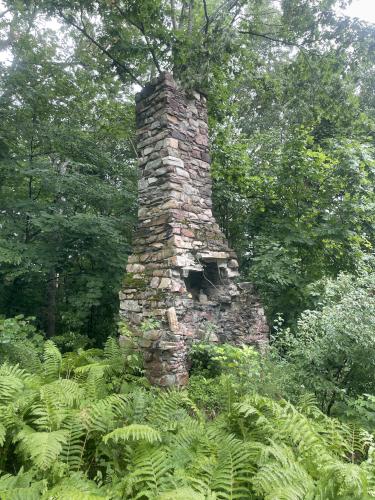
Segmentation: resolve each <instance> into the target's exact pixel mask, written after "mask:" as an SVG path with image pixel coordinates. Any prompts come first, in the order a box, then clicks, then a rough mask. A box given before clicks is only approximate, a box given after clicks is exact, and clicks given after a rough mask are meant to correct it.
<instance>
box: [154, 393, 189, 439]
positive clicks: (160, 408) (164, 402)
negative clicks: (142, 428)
mask: <svg viewBox="0 0 375 500" xmlns="http://www.w3.org/2000/svg"><path fill="white" fill-rule="evenodd" d="M189 412H190V413H192V414H195V415H199V410H198V409H197V407H196V406H195V404H194V403H193V402H192V400H191V399H190V398H189V396H188V394H187V392H186V391H181V390H177V389H171V390H169V391H165V392H163V393H160V395H159V396H158V398H157V399H156V400H155V401H154V403H153V404H152V405H151V408H150V411H149V414H148V416H147V421H148V422H149V423H150V424H151V425H153V426H154V427H157V428H159V429H160V428H161V429H163V430H173V429H175V428H176V426H177V423H178V421H180V420H185V419H186V417H188V416H189Z"/></svg>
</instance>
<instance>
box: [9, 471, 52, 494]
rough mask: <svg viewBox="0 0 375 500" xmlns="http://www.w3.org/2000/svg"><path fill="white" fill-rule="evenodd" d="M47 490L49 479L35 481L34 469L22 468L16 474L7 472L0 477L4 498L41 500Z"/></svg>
mask: <svg viewBox="0 0 375 500" xmlns="http://www.w3.org/2000/svg"><path fill="white" fill-rule="evenodd" d="M46 490H47V480H45V479H43V480H41V481H35V480H34V478H33V472H32V471H28V472H24V471H23V469H21V470H20V471H19V473H18V474H17V475H16V476H12V475H11V474H5V475H3V476H1V477H0V498H1V499H2V500H39V499H40V498H41V495H42V494H43V492H45V491H46Z"/></svg>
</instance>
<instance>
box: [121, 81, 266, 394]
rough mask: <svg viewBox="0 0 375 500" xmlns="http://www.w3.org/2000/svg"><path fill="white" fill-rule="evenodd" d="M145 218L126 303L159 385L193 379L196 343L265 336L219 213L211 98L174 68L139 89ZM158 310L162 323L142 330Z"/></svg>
mask: <svg viewBox="0 0 375 500" xmlns="http://www.w3.org/2000/svg"><path fill="white" fill-rule="evenodd" d="M136 117H137V149H138V155H139V171H140V172H139V174H140V176H139V184H138V190H139V210H138V227H137V231H136V234H135V238H134V249H133V255H131V256H130V257H129V260H128V266H127V275H126V276H125V281H124V287H123V290H122V292H121V294H120V312H121V315H122V316H123V318H124V319H125V320H126V321H127V322H128V323H129V324H130V326H132V327H133V329H134V331H135V332H136V333H137V334H139V335H140V340H139V344H140V346H141V348H143V349H144V353H145V364H146V372H147V375H148V377H149V378H150V380H151V381H152V382H153V383H155V384H158V385H164V386H165V385H174V384H176V385H183V384H185V383H186V381H187V370H188V366H187V350H188V346H189V345H190V343H191V342H192V341H194V340H196V339H198V338H201V337H202V336H204V335H205V333H207V331H210V332H211V333H210V335H211V339H212V340H213V341H229V342H232V343H238V344H239V343H247V344H249V343H250V344H258V345H261V344H264V343H265V342H267V331H268V328H267V323H266V320H265V316H264V312H263V309H262V307H261V305H260V303H259V300H258V299H257V297H256V295H255V294H254V292H253V290H252V287H251V286H250V285H249V284H247V285H238V284H236V282H235V279H236V278H237V276H238V263H237V260H236V255H235V253H234V252H233V251H232V250H231V249H230V248H229V246H228V242H227V241H226V239H225V237H224V235H223V234H222V232H221V230H220V228H219V226H218V224H217V223H216V221H215V219H214V217H213V214H212V198H211V177H210V157H209V146H208V127H207V108H206V98H205V97H204V96H203V95H200V94H198V93H196V92H190V93H186V92H185V91H184V90H182V89H181V88H179V87H178V85H177V84H176V82H175V81H174V80H173V78H172V77H171V75H169V74H168V73H166V74H162V75H160V76H159V77H158V78H157V79H156V80H154V81H153V82H151V84H150V85H148V86H147V87H145V88H144V89H143V91H142V92H141V93H140V94H138V95H137V98H136ZM150 317H152V318H153V319H155V320H158V321H159V326H158V328H157V329H154V330H152V331H146V332H144V333H143V334H141V333H140V332H141V329H140V328H139V326H140V325H141V324H142V322H143V321H144V320H145V319H147V318H150Z"/></svg>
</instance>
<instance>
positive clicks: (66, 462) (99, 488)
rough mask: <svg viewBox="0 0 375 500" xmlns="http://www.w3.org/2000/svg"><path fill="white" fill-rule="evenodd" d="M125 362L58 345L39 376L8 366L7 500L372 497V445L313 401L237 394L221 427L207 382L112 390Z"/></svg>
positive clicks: (1, 485)
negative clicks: (201, 403) (204, 405)
mask: <svg viewBox="0 0 375 500" xmlns="http://www.w3.org/2000/svg"><path fill="white" fill-rule="evenodd" d="M113 350H114V347H113V346H112V347H111V348H110V351H113ZM100 356H102V359H103V364H102V365H100V363H99V359H100ZM238 356H239V354H238V355H237V357H238ZM245 356H246V354H245ZM84 358H86V359H85V364H83V360H84ZM89 358H91V359H90V360H89ZM72 359H74V360H75V361H74V363H73V362H72ZM116 361H117V360H116V357H111V356H110V354H108V349H107V353H105V352H102V353H100V352H99V351H98V350H95V354H94V352H92V351H91V352H90V350H88V351H86V352H81V353H80V354H79V356H77V355H76V356H75V357H73V353H71V354H69V353H67V354H65V355H63V356H62V355H60V354H59V353H58V350H57V348H56V347H55V346H54V345H53V343H52V342H51V341H47V342H46V343H45V345H44V354H43V360H42V362H41V367H40V370H39V371H37V372H34V373H28V372H27V371H26V370H24V369H22V368H20V367H17V366H14V365H9V364H4V365H2V366H1V367H0V389H1V390H0V424H1V438H2V445H1V446H2V450H3V453H2V463H1V468H2V471H3V474H2V476H1V477H0V492H1V495H2V497H4V498H8V497H9V498H10V497H11V498H18V497H19V498H31V499H33V498H51V496H52V497H54V496H58V498H108V499H109V498H122V497H125V498H126V497H127V498H139V499H146V498H166V499H167V498H184V495H189V496H188V498H197V499H207V498H211V499H214V498H222V499H228V498H232V499H235V498H237V499H247V498H265V499H266V498H267V499H268V498H287V499H288V500H289V499H297V500H299V499H301V500H302V499H306V498H325V499H326V500H329V499H332V500H334V499H340V498H342V499H344V498H353V499H356V498H357V499H364V498H368V499H370V498H373V495H374V491H373V489H372V486H371V485H372V484H374V481H375V477H374V471H373V466H372V461H373V456H372V455H373V452H372V450H373V447H374V442H373V436H372V435H371V434H369V433H368V432H366V431H364V430H361V429H360V428H358V427H353V426H349V425H347V424H343V423H340V422H339V421H338V420H335V419H332V418H329V417H327V416H326V415H324V414H323V413H322V412H321V411H320V410H319V409H318V407H317V404H316V402H315V401H314V399H312V398H307V397H305V398H303V399H302V400H301V401H300V402H299V403H298V404H297V405H295V406H293V405H292V404H291V403H288V402H286V401H285V400H282V399H281V400H278V401H277V400H274V399H271V398H269V397H267V396H261V395H259V394H257V393H256V392H254V391H251V392H250V391H249V389H247V390H246V389H243V392H242V394H240V395H238V394H236V390H235V387H234V391H232V395H234V396H233V401H232V404H231V405H230V406H227V407H226V408H221V409H220V410H219V411H218V414H217V415H216V418H214V419H212V418H207V416H206V415H205V413H202V411H201V410H199V409H198V408H197V407H196V405H195V403H194V399H195V392H196V390H195V389H196V387H197V386H196V385H195V388H194V387H192V389H191V392H190V394H189V393H188V392H186V391H176V390H173V391H169V392H160V391H158V390H156V389H151V388H149V389H145V388H142V385H141V383H140V382H141V380H139V382H138V383H134V382H132V385H128V386H126V387H124V386H123V387H122V388H120V392H113V389H112V387H114V386H115V385H116V384H114V381H113V379H116V378H117V377H118V376H119V375H120V374H121V376H122V377H123V376H124V374H125V373H126V370H130V371H131V367H128V368H126V367H121V368H119V367H118V365H117V362H116ZM247 362H248V363H249V364H250V365H251V363H252V361H251V360H248V361H247ZM244 364H245V363H244ZM99 366H102V367H103V369H102V370H101V371H100V372H99V371H98V367H99ZM124 370H125V371H124ZM93 372H94V373H95V375H96V377H97V378H96V380H97V381H99V380H100V381H101V388H100V389H99V390H98V391H97V392H95V391H93V389H92V385H91V381H90V377H91V376H92V373H93ZM99 373H100V375H98V374H99ZM231 373H234V374H235V373H236V367H232V366H227V373H226V374H222V375H220V377H227V376H228V375H230V374H231ZM255 378H256V377H255ZM212 382H213V383H218V382H219V379H218V378H211V384H212ZM230 383H233V381H232V382H230ZM219 387H221V389H220V390H221V391H222V392H223V395H222V396H221V397H223V396H224V393H225V391H228V386H225V385H221V386H220V384H219ZM198 399H199V398H198ZM14 468H16V470H19V472H18V474H17V475H14ZM11 495H12V496H11ZM17 495H18V496H17Z"/></svg>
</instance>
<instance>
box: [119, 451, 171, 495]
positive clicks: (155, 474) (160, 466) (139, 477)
mask: <svg viewBox="0 0 375 500" xmlns="http://www.w3.org/2000/svg"><path fill="white" fill-rule="evenodd" d="M171 474H172V464H171V463H170V461H169V457H168V453H167V451H166V449H164V448H157V449H154V450H153V449H152V448H150V445H149V444H148V445H147V446H146V447H143V448H140V449H139V451H138V454H137V456H136V458H135V460H134V463H133V472H131V474H130V475H129V477H128V478H127V484H128V490H129V493H130V495H129V498H133V499H134V500H136V499H141V498H144V497H146V498H150V499H151V498H157V496H158V495H159V494H160V493H162V492H163V484H165V482H166V481H168V478H169V477H170V475H171ZM165 489H167V488H165ZM168 489H169V488H168Z"/></svg>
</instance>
